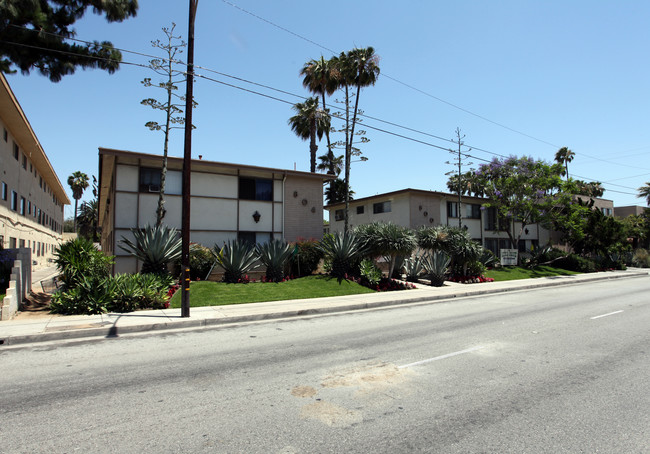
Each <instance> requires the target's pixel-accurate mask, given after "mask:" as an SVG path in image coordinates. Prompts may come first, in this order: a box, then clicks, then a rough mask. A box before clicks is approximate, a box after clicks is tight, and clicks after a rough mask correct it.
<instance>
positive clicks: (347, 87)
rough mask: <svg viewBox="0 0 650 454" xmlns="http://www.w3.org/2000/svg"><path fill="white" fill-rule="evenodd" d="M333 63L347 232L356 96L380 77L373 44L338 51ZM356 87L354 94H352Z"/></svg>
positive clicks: (356, 112)
mask: <svg viewBox="0 0 650 454" xmlns="http://www.w3.org/2000/svg"><path fill="white" fill-rule="evenodd" d="M331 61H332V64H333V65H334V66H335V68H336V71H337V72H338V74H339V75H340V76H339V79H338V80H339V85H340V87H341V88H342V89H343V92H344V95H345V100H344V103H345V128H344V130H345V178H344V181H345V189H346V196H345V214H344V216H345V218H344V219H345V224H344V232H347V231H348V223H349V216H348V211H349V208H350V204H349V202H350V200H349V194H347V190H348V189H349V187H350V162H351V158H352V154H353V141H354V136H355V131H354V130H355V127H356V124H357V116H358V113H359V97H360V95H361V89H362V88H364V87H369V86H371V85H374V84H375V82H377V77H378V76H379V71H380V70H379V65H378V63H379V57H378V56H377V55H375V50H374V49H373V48H372V47H367V48H362V49H358V48H355V49H352V50H351V51H349V52H347V53H343V52H342V53H341V55H339V57H337V58H333V59H332V60H331ZM355 88H356V93H351V90H352V89H355ZM352 97H354V108H352V107H351V101H352Z"/></svg>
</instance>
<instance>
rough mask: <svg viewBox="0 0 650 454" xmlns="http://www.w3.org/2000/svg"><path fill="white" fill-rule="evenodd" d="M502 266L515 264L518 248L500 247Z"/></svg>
mask: <svg viewBox="0 0 650 454" xmlns="http://www.w3.org/2000/svg"><path fill="white" fill-rule="evenodd" d="M499 252H500V254H501V265H502V266H517V257H518V255H519V250H518V249H500V250H499Z"/></svg>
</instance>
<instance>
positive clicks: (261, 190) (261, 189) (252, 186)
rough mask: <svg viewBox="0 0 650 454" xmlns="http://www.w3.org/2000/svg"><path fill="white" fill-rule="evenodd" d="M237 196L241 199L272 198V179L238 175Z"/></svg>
mask: <svg viewBox="0 0 650 454" xmlns="http://www.w3.org/2000/svg"><path fill="white" fill-rule="evenodd" d="M239 198H240V199H243V200H268V201H271V200H273V180H270V179H267V178H248V177H239Z"/></svg>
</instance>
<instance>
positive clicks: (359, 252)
mask: <svg viewBox="0 0 650 454" xmlns="http://www.w3.org/2000/svg"><path fill="white" fill-rule="evenodd" d="M319 248H320V250H321V251H323V254H324V255H325V258H326V259H328V260H329V261H330V264H331V271H330V274H331V275H332V276H334V277H336V278H337V279H339V280H342V279H345V278H346V276H353V275H357V274H358V273H359V262H360V261H361V259H362V258H363V256H364V255H365V254H366V252H367V247H366V244H365V243H364V242H363V241H362V240H361V238H360V237H358V236H357V235H355V234H354V233H351V232H348V233H340V232H337V233H335V234H330V235H326V236H325V237H324V238H323V240H322V241H321V242H320V244H319Z"/></svg>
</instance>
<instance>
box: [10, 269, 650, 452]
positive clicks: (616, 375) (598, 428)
mask: <svg viewBox="0 0 650 454" xmlns="http://www.w3.org/2000/svg"><path fill="white" fill-rule="evenodd" d="M648 295H650V279H629V280H620V281H609V282H601V283H594V284H589V285H580V286H566V287H558V288H550V289H542V290H534V291H522V292H513V293H507V294H499V295H491V296H484V297H480V298H465V299H457V300H453V301H449V302H438V303H435V304H421V305H412V306H408V307H400V308H393V309H383V310H374V311H365V312H354V313H348V314H341V315H334V316H323V317H314V318H307V319H295V320H290V321H280V322H278V321H276V322H267V323H258V324H248V325H243V326H238V327H222V328H219V329H213V330H204V331H194V332H182V333H167V334H154V335H146V336H133V337H121V338H118V339H108V340H103V341H87V342H83V343H76V344H73V345H61V344H58V345H57V344H51V345H47V346H43V345H32V346H25V347H21V348H15V349H5V350H0V377H1V379H2V386H1V387H0V452H6V453H18V452H30V453H32V452H43V453H45V452H47V453H53V452H110V453H142V452H147V453H148V452H193V453H194V452H211V453H214V452H218V453H221V452H227V453H301V452H309V453H314V452H318V453H330V452H336V453H350V452H363V453H366V452H372V453H396V452H439V453H461V452H462V453H467V452H489V453H492V452H494V453H509V452H516V453H521V452H526V453H546V452H548V453H563V452H571V453H576V452H585V453H595V452H601V453H650V380H649V377H650V361H649V356H650V355H649V353H650V302H649V300H650V298H648Z"/></svg>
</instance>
